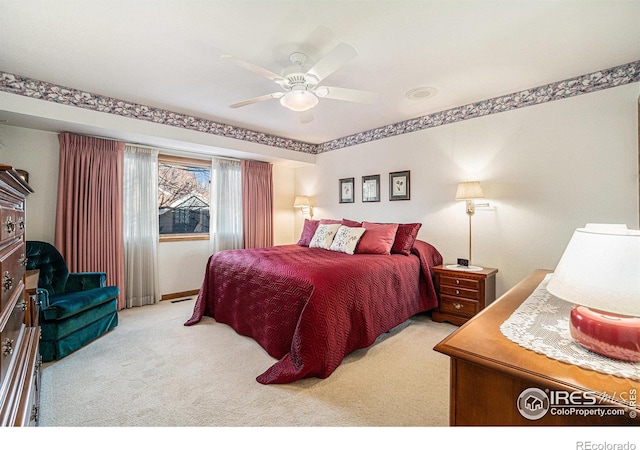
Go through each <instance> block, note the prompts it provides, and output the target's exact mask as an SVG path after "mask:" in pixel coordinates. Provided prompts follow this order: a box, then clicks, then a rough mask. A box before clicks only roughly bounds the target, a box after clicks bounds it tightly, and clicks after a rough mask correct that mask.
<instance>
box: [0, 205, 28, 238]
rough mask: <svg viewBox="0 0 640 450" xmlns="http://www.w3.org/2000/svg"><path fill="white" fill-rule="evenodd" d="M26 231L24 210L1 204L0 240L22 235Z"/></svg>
mask: <svg viewBox="0 0 640 450" xmlns="http://www.w3.org/2000/svg"><path fill="white" fill-rule="evenodd" d="M23 233H24V211H22V210H18V209H14V208H8V207H6V206H0V241H3V242H4V241H6V240H8V239H12V238H15V237H17V236H22V234H23Z"/></svg>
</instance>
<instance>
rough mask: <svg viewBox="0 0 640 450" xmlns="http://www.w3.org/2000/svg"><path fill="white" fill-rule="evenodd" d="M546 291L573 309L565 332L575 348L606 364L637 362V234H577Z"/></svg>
mask: <svg viewBox="0 0 640 450" xmlns="http://www.w3.org/2000/svg"><path fill="white" fill-rule="evenodd" d="M547 291H549V293H550V294H551V295H553V296H555V297H558V298H561V299H563V300H565V301H568V302H570V303H573V304H574V305H575V306H574V307H573V308H572V310H571V314H570V321H569V329H570V331H571V336H572V337H573V339H574V340H575V341H576V342H577V343H578V344H580V345H581V346H583V347H585V348H587V349H588V350H591V351H593V352H595V353H598V354H600V355H604V356H607V357H609V358H613V359H618V360H623V361H633V362H637V361H640V301H639V300H640V230H628V229H627V226H626V225H613V224H587V226H586V227H585V228H578V229H577V230H575V232H574V233H573V236H572V238H571V240H570V241H569V244H568V245H567V248H566V249H565V251H564V254H563V255H562V257H561V258H560V262H559V263H558V266H557V267H556V270H555V271H554V273H553V275H552V276H551V279H550V280H549V284H547Z"/></svg>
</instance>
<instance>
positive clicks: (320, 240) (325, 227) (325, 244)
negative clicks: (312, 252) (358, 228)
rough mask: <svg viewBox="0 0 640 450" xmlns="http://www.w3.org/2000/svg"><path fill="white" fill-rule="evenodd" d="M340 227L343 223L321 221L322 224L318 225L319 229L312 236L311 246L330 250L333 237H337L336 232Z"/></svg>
mask: <svg viewBox="0 0 640 450" xmlns="http://www.w3.org/2000/svg"><path fill="white" fill-rule="evenodd" d="M340 227H341V225H340V224H339V223H335V224H333V223H332V224H328V223H321V224H320V225H318V229H317V230H316V232H315V233H314V235H313V238H311V242H309V247H317V248H324V249H326V250H329V248H330V247H331V243H332V242H333V238H334V237H335V235H336V233H337V232H338V228H340Z"/></svg>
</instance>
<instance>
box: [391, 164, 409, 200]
mask: <svg viewBox="0 0 640 450" xmlns="http://www.w3.org/2000/svg"><path fill="white" fill-rule="evenodd" d="M389 200H392V201H393V200H411V171H409V170H403V171H400V172H391V173H389Z"/></svg>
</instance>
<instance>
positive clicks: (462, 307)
mask: <svg viewBox="0 0 640 450" xmlns="http://www.w3.org/2000/svg"><path fill="white" fill-rule="evenodd" d="M479 306H480V304H479V303H478V302H475V301H472V300H466V299H462V298H457V297H447V296H444V295H443V296H442V297H441V298H440V311H441V312H443V313H448V314H456V315H458V316H464V317H473V316H474V315H476V314H477V313H478V312H479Z"/></svg>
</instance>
